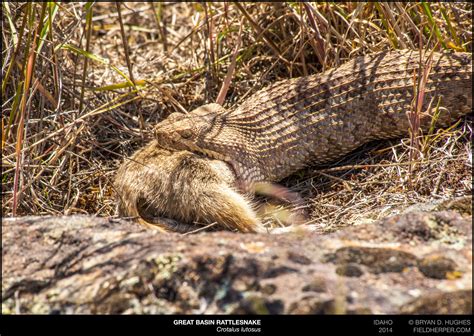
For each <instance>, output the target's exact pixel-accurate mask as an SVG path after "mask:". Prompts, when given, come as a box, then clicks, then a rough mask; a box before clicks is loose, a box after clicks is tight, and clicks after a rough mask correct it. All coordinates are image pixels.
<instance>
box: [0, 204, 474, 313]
mask: <svg viewBox="0 0 474 336" xmlns="http://www.w3.org/2000/svg"><path fill="white" fill-rule="evenodd" d="M2 225H3V232H2V240H3V250H2V256H3V273H2V276H3V280H2V290H3V301H2V311H3V313H4V314H9V313H39V314H51V313H61V314H69V313H94V314H95V313H101V314H109V313H185V314H188V313H204V312H206V313H237V314H245V313H253V314H267V313H271V314H335V313H345V314H371V313H376V314H379V313H393V314H399V313H402V314H470V313H471V312H472V219H471V217H470V216H469V215H467V216H466V215H465V214H464V215H463V214H460V213H459V212H455V211H452V210H443V211H430V212H423V211H415V212H408V213H404V214H401V215H397V216H394V217H391V218H388V219H386V220H383V221H380V222H376V223H372V224H363V225H358V226H354V227H351V228H347V229H344V230H341V231H339V232H336V233H332V234H327V235H321V234H318V233H315V232H308V231H306V230H304V229H302V228H299V229H296V230H295V231H294V232H291V233H286V234H239V233H232V232H207V233H198V234H194V235H180V234H163V233H159V232H155V231H152V230H147V229H143V228H142V227H140V226H139V225H137V224H135V223H133V222H129V221H126V220H118V219H106V218H95V217H88V216H71V217H24V218H17V219H4V220H3V222H2Z"/></svg>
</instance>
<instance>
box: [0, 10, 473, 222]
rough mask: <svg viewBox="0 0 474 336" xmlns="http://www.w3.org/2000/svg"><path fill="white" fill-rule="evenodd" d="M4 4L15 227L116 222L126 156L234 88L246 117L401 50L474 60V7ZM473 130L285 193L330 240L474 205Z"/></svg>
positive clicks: (324, 174) (426, 141) (369, 158)
mask: <svg viewBox="0 0 474 336" xmlns="http://www.w3.org/2000/svg"><path fill="white" fill-rule="evenodd" d="M2 6H3V11H2V34H3V39H2V60H3V61H2V101H3V103H2V170H3V171H2V210H3V214H4V215H6V216H19V215H29V214H35V215H40V214H72V213H89V214H97V215H100V216H109V215H112V214H113V212H114V201H113V196H114V195H113V190H112V187H111V180H112V179H113V176H114V173H115V170H116V168H117V167H118V165H119V164H120V163H121V161H122V160H123V159H124V157H127V156H129V155H130V154H131V153H132V151H133V150H134V149H136V148H138V147H140V146H143V145H144V144H145V143H146V142H147V141H148V140H149V139H150V137H151V133H150V130H151V128H152V126H153V125H154V124H155V123H156V122H158V121H159V120H161V119H162V118H164V117H166V116H167V115H168V114H170V113H172V112H175V111H185V110H187V111H190V110H191V109H193V108H195V107H197V106H199V105H201V104H204V103H207V102H215V101H216V100H218V96H219V92H221V94H220V98H219V100H221V99H222V91H225V90H228V91H227V95H226V98H225V100H224V106H233V105H234V104H238V102H240V101H242V100H243V99H245V98H246V97H248V96H249V95H250V94H252V93H254V92H256V91H257V90H259V89H261V88H262V87H264V86H266V85H268V84H269V83H272V82H274V81H276V80H279V79H284V78H290V77H298V76H303V75H307V74H312V73H317V72H320V71H322V70H325V69H327V68H330V67H334V66H337V65H339V64H341V63H343V62H344V61H346V60H347V59H349V58H351V57H354V56H356V55H360V54H364V53H368V52H375V51H380V50H385V49H391V48H412V49H417V48H420V46H421V47H422V48H424V49H426V50H428V51H429V50H432V49H434V48H436V49H452V50H458V51H471V52H472V5H471V4H470V3H377V2H369V3H362V2H359V3H349V2H342V3H317V4H316V3H290V2H283V3H240V4H237V3H199V4H198V3H186V4H185V3H161V2H158V3H153V2H151V3H122V4H121V5H117V4H115V3H101V2H98V3H92V2H88V3H56V2H49V3H16V2H10V3H8V2H4V3H2ZM229 67H231V68H232V67H235V69H234V71H229ZM231 70H232V69H231ZM226 78H227V80H226V81H225V79H226ZM224 82H225V83H226V84H225V85H223V83H224ZM471 125H472V123H471V120H470V119H469V118H467V119H465V120H462V121H461V122H460V124H459V125H458V126H456V127H453V128H451V129H449V130H445V131H441V132H435V133H433V134H429V135H426V134H425V135H423V134H418V135H416V136H415V137H413V138H412V143H413V140H414V139H416V141H415V143H418V144H417V145H410V139H403V140H401V141H400V140H394V141H386V142H382V143H380V142H379V143H376V144H374V143H373V144H370V145H367V146H365V147H364V148H363V149H361V150H359V151H357V152H355V153H353V154H352V155H349V156H348V157H346V158H345V159H344V160H343V161H341V162H338V163H336V164H334V165H331V166H328V167H323V169H322V170H321V171H319V172H318V171H315V170H314V169H307V170H305V171H302V172H301V173H299V174H295V175H294V176H292V177H290V178H288V179H287V180H286V181H285V182H284V183H286V184H287V185H289V186H291V187H292V188H293V189H295V190H297V191H299V192H300V193H301V194H302V195H303V196H304V197H305V198H306V199H307V200H309V205H310V207H311V212H312V219H313V220H312V222H317V223H319V224H320V225H321V228H322V229H323V230H325V231H326V230H333V229H335V228H337V227H339V226H341V225H344V224H346V223H350V222H360V221H365V220H371V219H377V218H380V217H383V216H386V215H389V214H391V213H393V212H397V211H400V209H403V208H405V207H407V206H409V205H412V204H416V203H419V202H425V201H432V200H437V199H446V198H451V197H454V196H460V195H466V194H470V193H471V186H472V177H471V169H472V155H471V137H472V128H471ZM414 151H415V152H416V155H414V154H413V153H414ZM341 165H342V166H343V167H340V166H341Z"/></svg>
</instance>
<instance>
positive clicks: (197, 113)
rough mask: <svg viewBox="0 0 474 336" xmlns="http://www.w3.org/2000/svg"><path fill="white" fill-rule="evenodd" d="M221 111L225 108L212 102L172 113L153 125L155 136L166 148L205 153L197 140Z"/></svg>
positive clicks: (211, 125) (208, 129)
mask: <svg viewBox="0 0 474 336" xmlns="http://www.w3.org/2000/svg"><path fill="white" fill-rule="evenodd" d="M222 112H225V109H224V108H223V107H222V106H220V105H219V104H214V103H213V104H207V105H203V106H200V107H198V108H197V109H195V110H193V111H191V112H189V113H187V114H184V113H172V114H170V115H169V116H168V118H166V119H164V120H163V121H161V122H159V123H158V124H157V125H156V126H155V128H154V134H155V138H156V139H157V140H158V142H159V143H160V145H161V146H163V147H166V148H168V149H178V150H189V151H195V152H196V151H197V152H201V153H203V154H206V153H204V152H203V150H202V148H200V147H199V146H198V144H199V140H200V139H203V138H204V137H205V136H206V135H207V134H209V132H210V130H211V129H212V127H213V126H214V125H215V123H216V118H217V116H218V115H219V114H220V113H222Z"/></svg>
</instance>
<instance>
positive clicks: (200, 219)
mask: <svg viewBox="0 0 474 336" xmlns="http://www.w3.org/2000/svg"><path fill="white" fill-rule="evenodd" d="M234 182H235V175H234V173H233V172H232V171H231V169H230V168H229V166H228V165H227V164H226V163H224V162H223V161H219V160H212V159H208V158H204V157H201V156H199V155H197V154H193V153H190V152H188V151H170V150H166V149H163V148H162V147H160V146H159V144H158V142H157V141H156V140H153V141H151V142H150V143H149V144H147V145H146V146H145V147H143V148H141V149H139V150H137V151H136V152H135V153H134V154H133V155H132V156H131V157H130V158H128V159H126V160H125V162H124V163H123V164H122V166H121V167H120V168H119V169H118V171H117V174H116V178H115V183H114V184H115V190H116V193H117V198H118V202H117V204H118V205H117V212H118V214H119V215H120V216H136V217H138V218H139V221H140V222H141V223H142V224H144V225H145V226H148V227H155V228H159V229H161V230H162V231H178V232H188V231H192V230H196V229H197V228H199V227H200V226H196V225H195V224H196V223H197V224H199V225H202V226H205V225H207V224H212V223H217V224H219V225H218V227H225V228H227V229H230V230H233V229H237V230H239V231H241V232H261V231H264V229H263V226H262V223H261V222H260V220H259V218H258V216H257V214H256V212H255V209H254V208H253V206H252V203H251V202H250V200H249V198H248V197H246V195H244V194H241V193H238V192H237V191H236V190H235V188H234Z"/></svg>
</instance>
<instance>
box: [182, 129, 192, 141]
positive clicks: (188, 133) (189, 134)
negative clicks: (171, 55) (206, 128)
mask: <svg viewBox="0 0 474 336" xmlns="http://www.w3.org/2000/svg"><path fill="white" fill-rule="evenodd" d="M179 135H181V137H182V138H184V139H189V138H190V137H192V135H193V133H192V132H191V130H188V129H185V130H182V131H181V132H179Z"/></svg>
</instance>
